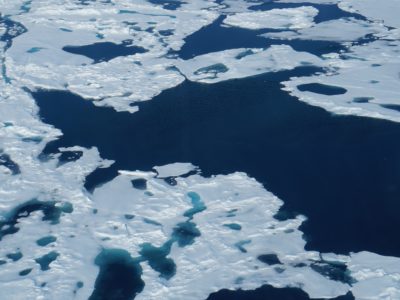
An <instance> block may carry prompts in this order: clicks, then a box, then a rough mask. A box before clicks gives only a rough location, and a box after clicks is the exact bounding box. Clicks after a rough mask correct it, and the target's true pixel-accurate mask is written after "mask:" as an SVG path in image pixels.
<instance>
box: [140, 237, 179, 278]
mask: <svg viewBox="0 0 400 300" xmlns="http://www.w3.org/2000/svg"><path fill="white" fill-rule="evenodd" d="M171 246H172V241H169V242H167V243H165V244H164V245H163V246H161V247H155V246H153V245H151V244H149V243H145V244H143V245H141V247H142V249H141V250H140V252H139V253H140V255H141V256H142V258H143V259H144V260H147V261H148V263H149V265H150V267H151V268H152V269H153V270H154V271H156V272H158V273H160V276H161V277H163V278H165V279H170V278H171V277H173V276H174V275H175V273H176V265H175V263H174V261H173V260H172V259H171V258H167V255H168V254H169V253H170V251H171Z"/></svg>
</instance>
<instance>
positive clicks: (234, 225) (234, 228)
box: [224, 223, 242, 230]
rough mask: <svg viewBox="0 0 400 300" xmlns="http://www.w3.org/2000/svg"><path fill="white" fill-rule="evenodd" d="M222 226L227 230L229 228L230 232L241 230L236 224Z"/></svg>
mask: <svg viewBox="0 0 400 300" xmlns="http://www.w3.org/2000/svg"><path fill="white" fill-rule="evenodd" d="M224 226H225V227H228V228H230V229H232V230H241V229H242V226H240V225H239V224H237V223H230V224H224Z"/></svg>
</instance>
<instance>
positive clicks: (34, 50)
mask: <svg viewBox="0 0 400 300" xmlns="http://www.w3.org/2000/svg"><path fill="white" fill-rule="evenodd" d="M42 49H44V48H42V47H33V48H30V49H29V50H27V51H26V52H28V53H36V52H39V51H40V50H42Z"/></svg>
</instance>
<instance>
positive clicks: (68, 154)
mask: <svg viewBox="0 0 400 300" xmlns="http://www.w3.org/2000/svg"><path fill="white" fill-rule="evenodd" d="M82 155H83V152H82V151H63V152H61V155H60V156H59V157H58V160H59V165H62V164H65V163H67V162H70V161H76V160H78V159H80V158H81V157H82Z"/></svg>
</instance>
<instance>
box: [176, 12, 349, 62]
mask: <svg viewBox="0 0 400 300" xmlns="http://www.w3.org/2000/svg"><path fill="white" fill-rule="evenodd" d="M224 19H225V16H221V17H219V18H218V19H217V20H215V21H214V22H213V23H211V24H210V25H207V26H205V27H203V28H201V29H200V30H198V31H196V32H195V33H193V34H191V35H189V36H188V37H186V38H185V39H184V41H185V44H184V45H183V46H182V48H181V49H180V50H179V51H178V52H177V53H176V54H178V55H179V57H180V58H182V59H190V58H193V57H195V56H198V55H202V54H207V53H211V52H217V51H223V50H228V49H236V48H268V47H270V46H272V45H282V44H283V45H289V46H291V47H292V48H293V49H294V50H296V51H306V52H309V53H311V54H314V55H322V54H326V53H332V52H336V53H339V52H340V51H342V50H345V49H346V47H344V46H343V45H341V44H340V43H337V42H331V41H312V40H308V41H302V40H280V39H271V38H267V37H262V36H260V35H261V34H264V33H268V32H276V31H277V30H271V29H260V30H251V29H244V28H237V27H227V26H223V20H224ZM205 41H212V42H208V43H207V42H205ZM171 53H172V52H171ZM219 69H220V70H223V69H224V68H223V67H221V68H219Z"/></svg>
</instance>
